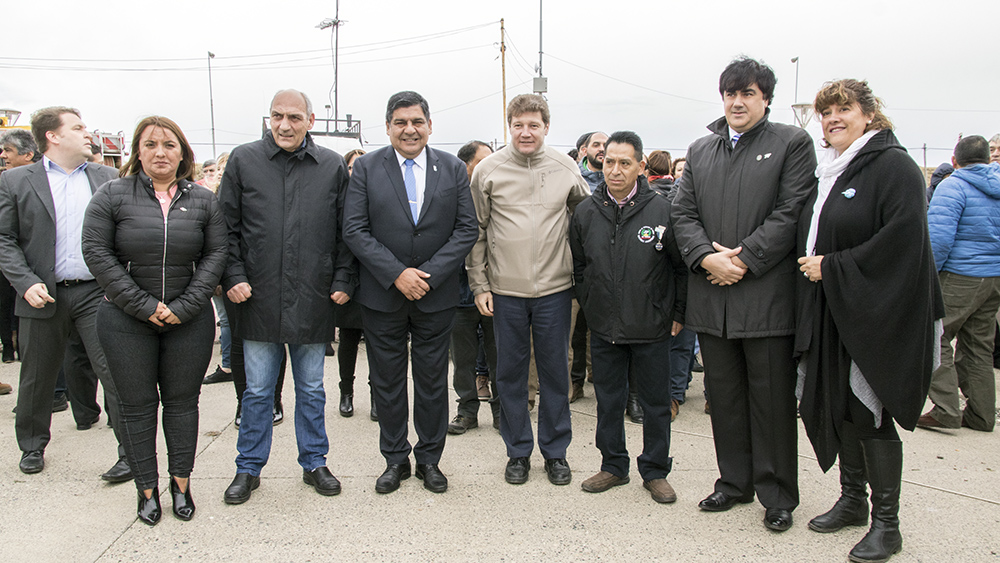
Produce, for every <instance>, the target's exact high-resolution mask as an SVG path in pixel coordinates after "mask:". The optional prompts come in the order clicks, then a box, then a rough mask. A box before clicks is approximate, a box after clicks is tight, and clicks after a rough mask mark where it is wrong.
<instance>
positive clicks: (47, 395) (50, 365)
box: [14, 281, 125, 457]
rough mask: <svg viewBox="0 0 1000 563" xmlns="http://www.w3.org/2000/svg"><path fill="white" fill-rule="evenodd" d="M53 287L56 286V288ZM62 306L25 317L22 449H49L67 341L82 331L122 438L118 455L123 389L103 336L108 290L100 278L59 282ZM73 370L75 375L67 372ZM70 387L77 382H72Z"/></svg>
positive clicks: (20, 399) (58, 300)
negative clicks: (100, 308) (100, 325)
mask: <svg viewBox="0 0 1000 563" xmlns="http://www.w3.org/2000/svg"><path fill="white" fill-rule="evenodd" d="M50 291H52V289H51V288H50ZM52 296H53V297H54V298H55V300H56V311H55V314H54V315H53V316H52V317H49V318H47V319H34V318H30V317H21V319H20V327H19V329H18V341H19V342H18V345H19V346H20V348H21V379H20V384H19V386H18V390H17V417H16V419H15V423H14V426H15V432H16V434H17V444H18V446H19V447H20V448H21V451H31V450H44V449H45V446H47V445H48V443H49V439H50V437H51V434H50V432H49V427H50V425H51V424H52V396H53V392H54V390H55V386H56V379H57V377H58V375H59V368H60V367H62V365H63V358H64V357H65V352H66V342H67V340H68V338H69V335H70V333H71V332H72V331H73V330H76V331H78V333H79V334H80V337H81V338H82V339H83V344H84V346H85V347H86V349H87V356H88V357H89V358H90V361H91V363H92V365H93V367H94V371H95V372H97V377H98V378H99V379H100V381H101V385H103V386H104V393H105V400H106V403H107V409H108V417H109V418H110V419H111V425H112V426H113V427H114V432H115V437H116V438H117V439H118V442H119V446H118V455H119V457H121V456H123V455H125V450H124V449H122V446H121V445H120V444H121V435H120V433H119V424H118V413H119V409H118V392H117V390H116V388H115V384H114V381H113V380H112V379H111V377H110V376H109V374H108V365H107V362H106V360H105V359H104V350H103V349H102V348H101V343H100V342H99V341H98V338H97V329H96V323H97V304H98V303H99V302H102V301H104V291H103V290H101V286H100V285H98V284H97V282H96V281H89V282H84V283H81V284H78V285H74V286H70V287H65V286H61V285H58V284H57V285H56V287H55V293H54V294H53V295H52ZM68 375H71V374H67V376H68ZM69 387H71V388H72V387H73V385H72V384H70V385H69Z"/></svg>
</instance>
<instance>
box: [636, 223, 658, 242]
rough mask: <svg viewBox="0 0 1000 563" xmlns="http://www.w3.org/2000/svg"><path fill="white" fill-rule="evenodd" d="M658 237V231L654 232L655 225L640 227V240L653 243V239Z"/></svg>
mask: <svg viewBox="0 0 1000 563" xmlns="http://www.w3.org/2000/svg"><path fill="white" fill-rule="evenodd" d="M654 238H656V233H655V232H653V227H641V228H640V229H639V241H640V242H643V243H646V244H648V243H651V242H653V239H654Z"/></svg>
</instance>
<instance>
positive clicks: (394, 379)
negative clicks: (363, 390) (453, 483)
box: [361, 301, 455, 464]
mask: <svg viewBox="0 0 1000 563" xmlns="http://www.w3.org/2000/svg"><path fill="white" fill-rule="evenodd" d="M361 318H362V321H363V324H364V327H365V342H366V343H367V351H368V368H369V372H370V374H371V375H370V377H371V384H372V395H373V398H374V399H375V406H376V407H377V409H378V417H379V418H378V424H379V449H380V450H381V451H382V456H383V457H385V460H386V463H390V464H391V463H406V462H407V460H408V459H409V455H410V451H411V447H410V442H409V440H407V434H408V420H409V416H410V415H409V413H410V411H409V402H410V401H409V396H408V393H407V389H406V371H407V370H406V366H407V357H406V356H407V354H406V352H407V348H406V336H407V334H409V336H410V366H411V372H412V376H413V427H414V429H415V430H416V431H417V438H418V442H417V445H416V446H415V447H413V448H412V451H413V457H414V459H415V460H416V462H417V463H430V464H436V463H438V461H440V460H441V453H442V452H443V451H444V440H445V436H446V434H447V431H448V343H449V342H450V340H451V329H452V325H453V324H454V322H455V308H454V307H452V308H450V309H445V310H444V311H437V312H434V313H425V312H423V311H421V310H420V309H419V308H418V307H417V305H416V303H414V302H412V301H408V302H406V303H405V304H404V305H403V306H402V307H401V308H400V309H399V310H398V311H393V312H391V313H384V312H382V311H376V310H374V309H369V308H368V307H364V306H362V308H361Z"/></svg>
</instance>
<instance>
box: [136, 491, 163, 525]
mask: <svg viewBox="0 0 1000 563" xmlns="http://www.w3.org/2000/svg"><path fill="white" fill-rule="evenodd" d="M138 493H139V507H138V509H137V510H136V512H137V514H138V516H139V520H142V521H143V522H144V523H146V524H149V525H150V526H155V525H156V523H157V522H159V521H160V514H162V511H161V510H160V488H159V487H157V488H155V489H153V495H152V496H151V497H149V498H146V495H145V494H144V493H143V492H142V491H138Z"/></svg>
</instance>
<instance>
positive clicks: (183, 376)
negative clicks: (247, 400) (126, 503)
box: [97, 301, 215, 491]
mask: <svg viewBox="0 0 1000 563" xmlns="http://www.w3.org/2000/svg"><path fill="white" fill-rule="evenodd" d="M211 310H212V309H211V307H210V306H209V305H208V303H206V304H205V307H204V308H203V309H202V311H201V313H199V314H198V316H197V317H195V318H193V319H191V320H190V321H187V322H185V323H181V324H179V325H171V324H168V325H166V326H163V327H159V326H156V325H154V324H152V323H150V322H149V321H140V320H139V319H137V318H135V317H133V316H132V315H129V314H126V313H125V312H123V311H122V310H121V309H119V308H118V307H117V306H116V305H115V304H113V303H111V302H109V301H102V302H101V305H100V306H99V307H98V311H97V334H98V336H99V337H100V339H101V345H102V346H103V347H104V353H105V355H106V356H107V359H108V367H109V369H110V371H111V378H112V379H113V380H114V382H115V385H116V386H117V388H118V397H119V400H120V402H121V417H120V419H119V420H120V421H121V436H122V444H123V445H124V446H125V455H126V458H127V459H128V464H129V467H130V468H132V473H133V474H134V475H135V486H136V488H137V489H139V490H140V491H141V490H144V489H153V488H156V486H157V481H158V479H159V473H158V471H157V467H156V418H157V417H156V415H157V411H158V410H159V406H160V405H161V404H162V405H163V437H164V439H165V440H166V442H167V460H168V470H169V471H170V475H173V476H176V477H189V476H190V475H191V469H192V468H193V467H194V454H195V448H196V446H197V444H198V397H199V395H200V394H201V380H202V378H203V377H204V376H205V371H206V370H207V369H208V364H209V362H210V361H211V360H212V346H213V344H214V340H215V315H214V314H212V313H211Z"/></svg>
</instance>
